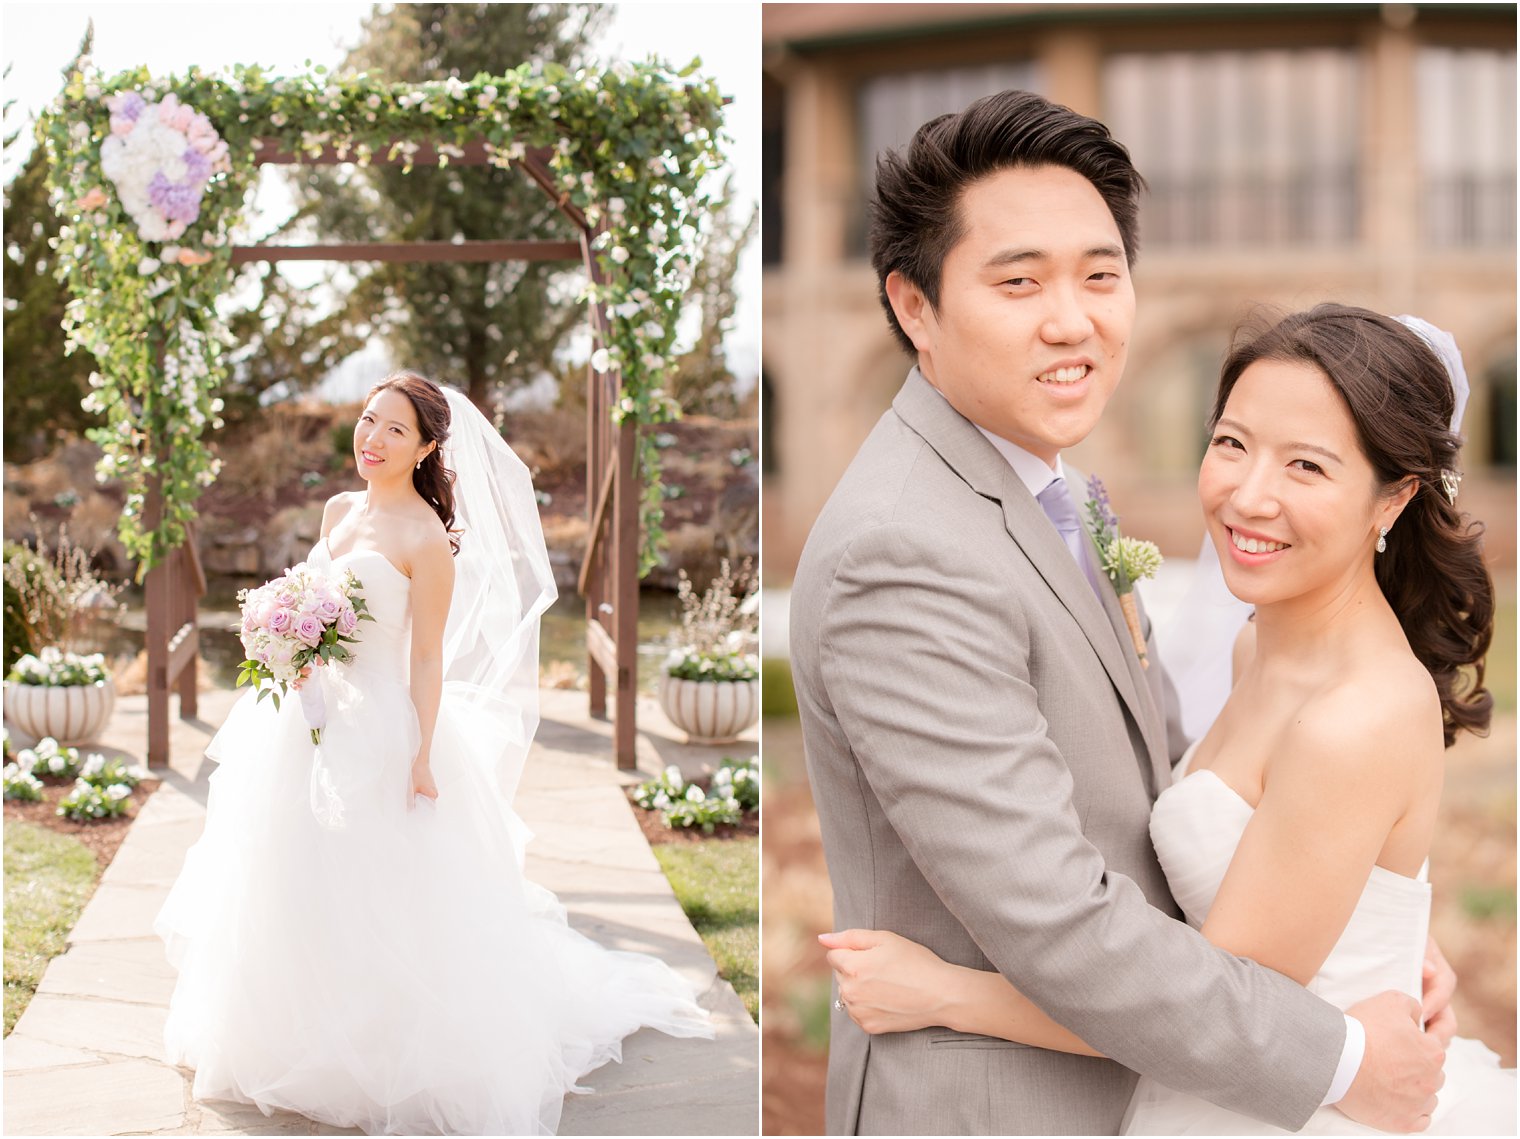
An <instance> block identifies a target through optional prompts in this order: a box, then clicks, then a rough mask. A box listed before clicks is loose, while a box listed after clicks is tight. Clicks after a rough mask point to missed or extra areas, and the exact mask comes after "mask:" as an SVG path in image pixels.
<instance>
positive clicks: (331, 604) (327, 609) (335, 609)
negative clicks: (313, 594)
mask: <svg viewBox="0 0 1520 1139" xmlns="http://www.w3.org/2000/svg"><path fill="white" fill-rule="evenodd" d="M342 611H343V606H342V605H341V604H340V603H339V602H338V599H337V598H336V597H334V596H333V595H332V594H331V593H325V592H324V593H319V594H318V595H317V601H316V604H315V605H313V606H312V612H314V613H315V614H316V615H317V616H318V617H320V618H322V621H323V623H324V624H328V625H330V624H332V623H333V622H334V621H336V620H337V619H338V614H339V613H341V612H342Z"/></svg>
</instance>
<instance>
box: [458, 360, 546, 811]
mask: <svg viewBox="0 0 1520 1139" xmlns="http://www.w3.org/2000/svg"><path fill="white" fill-rule="evenodd" d="M443 392H444V395H445V396H446V397H447V398H448V401H449V411H450V413H451V416H452V418H451V423H450V427H449V438H448V440H447V442H446V443H445V444H444V447H443V462H444V465H445V466H446V467H448V468H449V469H450V470H452V471H453V472H454V475H455V481H454V525H455V528H456V529H458V530H459V531H461V533H460V534H459V554H458V556H457V557H456V558H455V559H454V597H453V601H452V603H451V604H450V606H449V619H448V623H447V625H446V626H445V628H444V634H443V696H444V699H445V700H447V701H449V702H450V704H451V706H452V707H453V709H454V710H456V711H458V712H460V713H461V714H463V715H465V717H466V720H467V721H468V722H469V723H470V737H471V738H472V739H473V740H474V741H475V742H476V743H477V745H478V754H477V755H476V756H475V757H474V758H475V760H476V761H477V762H481V763H484V764H489V765H490V766H492V767H494V769H495V773H496V778H497V783H498V785H499V786H500V788H501V791H502V793H503V794H504V795H505V796H506V798H507V799H508V800H509V801H510V799H511V797H512V796H513V794H515V792H516V789H517V782H518V779H519V777H520V776H521V774H522V767H523V762H524V760H525V759H526V758H527V754H528V746H529V745H530V744H531V743H532V742H533V734H534V732H536V731H537V730H538V626H539V619H540V618H541V617H542V615H543V613H544V610H546V609H548V608H549V606H550V605H551V604H553V602H554V599H555V597H556V595H557V592H558V591H557V590H556V588H555V585H554V574H553V571H552V570H551V569H550V566H549V551H548V549H547V548H546V547H545V545H544V531H543V525H542V523H541V522H540V521H539V517H538V502H537V499H536V498H535V497H534V494H533V479H532V476H531V475H530V474H529V472H528V468H527V466H526V465H524V463H523V461H522V460H521V459H519V458H518V457H517V455H516V453H515V452H513V450H512V448H511V447H509V446H507V444H506V442H505V440H503V439H502V437H501V435H500V434H499V433H498V432H497V430H496V428H495V427H494V426H492V424H491V422H490V421H489V420H488V419H486V417H485V416H484V415H482V414H481V413H480V411H479V410H478V409H477V408H476V407H475V405H474V404H473V403H471V402H470V401H469V399H468V398H467V397H465V396H464V395H462V394H460V393H459V392H457V391H453V390H452V389H449V388H444V389H443Z"/></svg>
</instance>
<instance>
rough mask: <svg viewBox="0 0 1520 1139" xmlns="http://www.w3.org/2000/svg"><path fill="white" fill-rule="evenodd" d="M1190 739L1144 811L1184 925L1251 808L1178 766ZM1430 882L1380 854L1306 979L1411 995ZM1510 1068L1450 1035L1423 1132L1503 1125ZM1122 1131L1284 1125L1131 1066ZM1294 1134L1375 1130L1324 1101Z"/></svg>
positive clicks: (1364, 993) (1360, 996)
mask: <svg viewBox="0 0 1520 1139" xmlns="http://www.w3.org/2000/svg"><path fill="white" fill-rule="evenodd" d="M1192 755H1193V752H1192V750H1191V749H1190V750H1189V751H1188V753H1187V754H1186V755H1184V756H1183V758H1182V761H1181V762H1180V763H1179V764H1178V765H1177V771H1176V773H1175V774H1174V776H1173V782H1172V785H1171V786H1170V787H1167V788H1166V789H1165V790H1163V791H1162V793H1161V794H1160V796H1158V797H1157V799H1156V805H1155V807H1154V809H1153V810H1152V812H1151V839H1152V841H1153V842H1154V843H1155V846H1156V854H1157V856H1158V857H1159V859H1160V861H1161V868H1162V870H1163V871H1165V873H1166V879H1167V883H1168V884H1169V885H1170V887H1171V891H1172V895H1173V897H1175V898H1176V900H1177V904H1178V905H1179V906H1181V907H1182V911H1183V914H1184V915H1185V916H1186V918H1187V920H1188V923H1189V924H1190V925H1192V926H1193V927H1195V928H1199V927H1201V926H1202V925H1203V919H1204V918H1205V916H1207V914H1208V912H1209V907H1210V906H1212V905H1213V904H1214V896H1215V894H1216V893H1218V891H1219V885H1220V883H1221V882H1223V881H1224V874H1225V870H1226V869H1227V868H1228V867H1229V864H1230V859H1231V858H1232V857H1233V856H1234V854H1235V847H1236V846H1237V845H1238V844H1239V843H1240V839H1241V836H1242V835H1243V834H1244V833H1245V829H1246V824H1247V823H1249V822H1250V821H1251V815H1252V813H1253V812H1254V808H1253V807H1252V806H1251V805H1250V804H1249V803H1247V802H1246V801H1245V800H1244V799H1242V798H1241V797H1240V796H1239V795H1237V794H1236V793H1235V792H1234V791H1233V790H1231V788H1230V787H1229V785H1228V784H1226V783H1225V782H1224V781H1223V780H1222V779H1220V778H1219V776H1217V775H1215V774H1214V773H1213V772H1212V771H1208V770H1203V771H1196V772H1193V773H1191V774H1189V773H1188V771H1187V767H1188V763H1189V761H1190V760H1191V759H1192ZM1429 922H1430V884H1429V883H1428V882H1427V881H1426V880H1425V874H1424V872H1423V870H1422V872H1421V874H1420V877H1419V878H1407V877H1405V876H1404V875H1402V874H1395V873H1393V872H1392V871H1389V870H1385V869H1383V868H1382V867H1380V866H1375V867H1373V869H1372V874H1371V876H1370V877H1369V878H1368V880H1367V886H1366V888H1365V889H1364V890H1363V891H1362V896H1361V898H1360V899H1359V900H1358V902H1357V904H1356V908H1355V910H1354V911H1353V912H1352V914H1351V920H1350V921H1349V922H1348V923H1347V925H1346V929H1345V932H1344V933H1342V934H1341V937H1340V940H1339V941H1337V942H1336V943H1335V947H1334V948H1333V949H1332V950H1331V951H1330V956H1329V957H1328V958H1326V960H1325V963H1324V965H1323V966H1321V968H1320V970H1319V972H1318V973H1317V974H1316V975H1315V977H1314V979H1313V980H1312V981H1310V983H1309V990H1310V991H1311V992H1313V993H1316V994H1318V995H1319V996H1321V997H1323V998H1324V999H1325V1000H1327V1001H1329V1002H1330V1003H1331V1004H1333V1005H1335V1006H1336V1007H1337V1008H1341V1009H1346V1008H1349V1007H1350V1006H1351V1005H1353V1004H1356V1003H1357V1002H1358V1001H1361V1000H1364V999H1366V998H1367V997H1371V996H1375V995H1377V994H1378V993H1380V992H1383V991H1384V990H1386V989H1398V990H1400V991H1402V992H1405V993H1408V994H1409V995H1410V996H1412V997H1414V998H1415V999H1416V1000H1418V999H1419V996H1420V987H1421V969H1422V966H1423V963H1424V958H1425V941H1426V932H1427V929H1428V927H1429ZM1515 1091H1516V1087H1515V1071H1514V1069H1513V1068H1510V1069H1501V1068H1500V1067H1499V1058H1498V1057H1497V1056H1496V1055H1495V1054H1494V1053H1493V1052H1491V1051H1489V1049H1487V1048H1486V1047H1484V1046H1483V1045H1482V1044H1481V1043H1479V1042H1478V1041H1476V1040H1469V1039H1463V1038H1460V1037H1459V1038H1457V1039H1455V1040H1453V1041H1452V1043H1451V1047H1450V1048H1449V1049H1448V1050H1447V1053H1446V1084H1445V1086H1444V1087H1443V1088H1442V1089H1441V1091H1440V1093H1439V1095H1438V1099H1439V1106H1438V1107H1437V1109H1436V1113H1435V1116H1434V1118H1433V1120H1432V1123H1431V1128H1430V1131H1429V1132H1426V1133H1425V1134H1438V1135H1439V1134H1446V1135H1513V1134H1515ZM1124 1133H1125V1134H1127V1135H1287V1134H1292V1133H1291V1132H1287V1131H1283V1130H1282V1129H1281V1128H1277V1127H1272V1126H1270V1125H1269V1124H1265V1123H1262V1122H1260V1121H1259V1120H1255V1119H1251V1118H1249V1117H1247V1116H1244V1115H1239V1114H1237V1113H1235V1112H1233V1111H1229V1110H1227V1109H1225V1108H1222V1107H1217V1106H1216V1105H1214V1104H1212V1103H1209V1102H1207V1101H1205V1100H1202V1099H1198V1098H1197V1097H1195V1096H1190V1095H1186V1094H1184V1093H1183V1092H1178V1091H1173V1090H1172V1089H1171V1088H1168V1087H1166V1086H1165V1085H1163V1084H1160V1083H1157V1082H1156V1081H1155V1080H1153V1079H1151V1078H1149V1077H1147V1076H1142V1077H1141V1078H1140V1083H1139V1085H1138V1086H1137V1087H1136V1089H1135V1094H1134V1098H1133V1099H1132V1100H1131V1102H1130V1107H1129V1112H1128V1114H1127V1115H1126V1117H1125V1124H1124ZM1300 1133H1301V1134H1311V1135H1378V1134H1382V1132H1379V1131H1376V1130H1374V1129H1373V1128H1370V1127H1364V1126H1362V1125H1361V1124H1359V1123H1356V1122H1354V1121H1353V1120H1351V1119H1350V1118H1349V1117H1347V1116H1345V1115H1342V1114H1341V1113H1340V1112H1339V1111H1337V1110H1336V1109H1335V1108H1333V1107H1322V1108H1320V1109H1319V1110H1318V1111H1317V1112H1315V1113H1314V1115H1313V1116H1312V1117H1310V1119H1309V1122H1308V1123H1307V1124H1306V1125H1305V1126H1304V1128H1303V1130H1302V1132H1300Z"/></svg>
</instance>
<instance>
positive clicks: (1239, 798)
mask: <svg viewBox="0 0 1520 1139" xmlns="http://www.w3.org/2000/svg"><path fill="white" fill-rule="evenodd" d="M1196 775H1212V776H1214V782H1215V783H1217V784H1219V786H1221V787H1223V788H1224V789H1225V791H1227V792H1228V793H1229V795H1230V797H1231V798H1232V799H1234V800H1235V802H1237V803H1239V804H1240V805H1241V806H1242V807H1244V808H1245V809H1246V813H1247V814H1251V815H1254V814H1255V813H1256V808H1255V807H1253V806H1251V802H1250V800H1249V799H1247V798H1246V797H1245V796H1244V795H1242V794H1241V793H1240V792H1239V791H1237V790H1235V788H1233V787H1231V786H1230V785H1229V784H1228V783H1226V782H1225V781H1224V779H1223V778H1222V777H1221V776H1220V775H1219V774H1218V773H1217V772H1215V771H1214V770H1212V769H1211V768H1207V767H1200V768H1198V769H1197V770H1196V771H1189V772H1188V773H1187V774H1186V775H1184V776H1183V777H1182V778H1181V779H1179V780H1177V782H1175V783H1173V784H1172V785H1171V786H1169V787H1167V788H1166V791H1170V790H1172V789H1173V788H1176V787H1181V786H1182V785H1183V784H1184V783H1186V782H1187V781H1188V780H1189V779H1192V778H1193V777H1194V776H1196ZM1165 793H1166V792H1165V791H1163V792H1162V794H1165ZM1158 798H1159V797H1158ZM1429 867H1430V860H1429V859H1428V858H1427V859H1426V860H1425V864H1424V865H1423V866H1422V867H1421V868H1420V869H1421V872H1422V873H1425V872H1427V871H1428V870H1429ZM1372 869H1373V872H1374V873H1381V874H1385V875H1387V876H1388V877H1390V878H1394V879H1397V880H1398V881H1400V882H1407V883H1409V884H1410V885H1411V886H1419V887H1422V888H1423V889H1425V890H1429V889H1430V882H1429V880H1428V879H1425V878H1416V877H1412V876H1411V875H1408V874H1400V873H1399V872H1398V871H1397V870H1390V869H1388V867H1386V866H1379V865H1378V864H1377V863H1375V862H1374V863H1373V864H1372Z"/></svg>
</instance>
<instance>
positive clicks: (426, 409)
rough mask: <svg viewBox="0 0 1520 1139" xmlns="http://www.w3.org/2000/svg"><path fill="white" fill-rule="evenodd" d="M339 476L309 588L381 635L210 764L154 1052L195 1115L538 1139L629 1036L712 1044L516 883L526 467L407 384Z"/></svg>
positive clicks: (678, 1009) (533, 577)
mask: <svg viewBox="0 0 1520 1139" xmlns="http://www.w3.org/2000/svg"><path fill="white" fill-rule="evenodd" d="M354 457H355V461H356V462H357V464H358V468H359V474H360V476H361V477H362V478H363V479H364V480H365V482H366V484H367V487H366V489H365V490H364V491H362V492H356V493H351V494H339V495H336V496H334V497H333V498H332V499H331V500H330V501H329V502H328V504H327V508H326V511H325V513H324V514H323V517H322V535H321V539H320V540H319V542H318V543H317V545H316V546H315V547H314V548H313V550H312V551H311V554H310V556H309V563H310V564H311V565H312V566H313V567H314V568H316V569H319V570H322V571H324V572H327V573H329V574H332V575H335V576H336V575H339V574H342V573H344V572H350V573H352V574H353V575H354V576H355V577H356V578H358V580H359V582H360V587H361V588H360V592H361V593H362V595H363V596H364V598H365V600H366V601H367V603H368V608H369V612H370V614H371V615H373V617H374V618H375V620H374V621H372V622H368V621H367V622H364V623H363V624H361V625H360V628H359V637H360V640H359V642H358V644H356V645H355V646H353V653H354V657H353V660H352V661H351V662H350V663H348V664H342V665H336V664H335V665H331V666H328V667H323V668H319V669H316V670H315V671H314V672H313V673H312V674H310V675H309V676H308V677H307V678H306V679H305V682H304V683H305V684H306V686H307V688H308V691H306V692H303V698H302V700H294V699H291V700H287V701H285V702H283V703H282V704H281V705H280V707H279V708H278V709H276V708H275V707H274V706H273V702H272V701H265V702H263V703H258V702H257V701H256V698H255V695H254V694H253V693H251V692H250V693H249V694H248V695H247V696H245V697H244V698H243V699H242V700H241V701H240V702H239V703H238V704H237V705H236V706H235V707H234V708H233V710H232V712H231V714H230V715H229V716H228V718H227V722H226V723H225V724H224V725H223V727H222V729H221V731H219V732H218V733H217V735H216V737H215V738H214V739H213V740H212V742H211V745H210V746H209V747H208V749H207V754H208V755H209V756H211V757H212V758H213V759H215V760H217V761H218V764H219V766H218V768H217V770H216V772H215V773H214V774H213V775H212V777H211V781H210V799H209V802H208V804H207V812H206V828H205V832H204V834H203V835H202V837H201V839H200V841H199V842H197V843H196V845H195V846H194V847H193V848H192V849H191V850H190V852H189V854H188V855H187V857H186V860H185V866H184V869H183V871H182V872H181V874H180V876H179V879H178V881H177V882H176V883H175V885H174V888H173V890H172V891H171V893H170V895H169V898H168V901H167V902H166V903H165V905H164V908H163V910H162V912H161V913H160V915H159V917H158V920H157V922H156V925H155V928H156V930H157V932H158V933H159V935H160V936H161V937H163V938H164V940H165V942H166V944H167V947H168V952H169V956H170V959H171V960H172V961H173V963H174V964H175V966H176V967H177V968H178V970H179V980H178V984H177V987H176V988H175V991H174V996H173V999H172V1002H171V1004H170V1009H169V1019H168V1023H167V1026H166V1028H165V1038H166V1042H167V1045H168V1050H169V1055H170V1058H171V1059H172V1060H173V1061H174V1062H175V1063H178V1064H182V1065H185V1066H189V1067H193V1068H194V1069H195V1085H194V1094H195V1095H196V1097H197V1098H200V1099H231V1100H238V1101H241V1102H245V1103H251V1104H254V1105H256V1106H258V1107H259V1108H260V1109H262V1110H263V1111H264V1112H265V1113H266V1114H267V1113H269V1112H272V1111H274V1110H276V1109H284V1110H290V1111H296V1112H300V1113H301V1114H303V1115H306V1116H309V1117H311V1118H313V1119H317V1120H320V1121H322V1122H325V1123H329V1124H333V1125H336V1126H339V1127H360V1128H363V1129H364V1130H365V1131H366V1132H370V1133H411V1134H417V1133H425V1134H437V1133H454V1134H475V1135H489V1134H553V1133H554V1131H555V1129H556V1127H557V1125H558V1122H559V1116H560V1108H561V1104H562V1101H563V1099H564V1096H565V1094H566V1093H567V1092H570V1091H575V1090H584V1089H577V1088H576V1086H575V1084H576V1080H577V1079H578V1078H579V1077H580V1076H582V1075H583V1074H585V1073H587V1072H589V1071H591V1070H592V1069H594V1068H597V1067H599V1066H600V1065H602V1064H604V1063H607V1062H608V1061H610V1060H616V1059H618V1058H619V1057H620V1054H621V1041H622V1038H623V1037H624V1036H626V1035H628V1034H629V1033H632V1032H634V1031H635V1030H637V1029H638V1028H640V1027H642V1026H651V1027H654V1028H657V1029H659V1030H660V1031H662V1032H667V1033H670V1034H672V1035H676V1036H703V1037H711V1036H712V1034H713V1030H712V1027H711V1025H710V1023H709V1019H708V1016H707V1013H706V1012H705V1011H703V1010H702V1009H701V1008H700V1007H699V1006H698V1005H697V1003H696V1001H695V1000H694V998H693V994H692V993H691V991H690V989H689V986H687V985H686V983H685V982H683V981H682V980H681V979H680V977H678V976H677V975H676V974H675V973H674V972H673V971H672V970H671V969H669V968H668V967H667V966H666V965H664V964H663V963H662V962H660V961H657V960H655V959H654V958H651V957H646V956H643V955H640V954H634V953H623V952H614V951H610V950H605V949H602V948H601V947H600V946H597V945H595V944H594V943H592V942H591V941H589V940H587V939H586V938H584V937H582V936H581V935H579V934H577V933H575V932H573V931H572V930H570V928H569V927H568V925H567V924H566V919H565V912H564V910H563V908H562V907H561V906H560V905H559V903H558V902H557V900H556V899H555V898H554V897H553V895H551V894H549V893H548V891H545V890H543V889H541V888H539V887H536V886H534V885H533V884H531V883H529V882H526V881H524V879H523V878H522V875H521V866H522V851H523V845H524V844H525V842H526V840H527V837H528V833H527V830H526V828H525V827H524V826H523V824H522V822H521V821H520V820H519V819H518V818H517V816H516V815H515V814H514V813H513V812H512V810H511V808H510V805H509V804H510V802H511V797H512V795H513V792H514V791H515V788H516V783H517V779H518V776H519V774H520V773H521V770H522V765H523V762H524V760H525V759H526V756H527V752H528V747H529V744H530V742H531V741H532V738H533V733H534V731H535V729H536V728H537V725H538V696H537V668H538V621H539V616H540V614H541V613H542V612H543V610H544V609H545V608H547V607H548V605H549V604H550V603H551V602H552V601H553V599H554V582H553V577H552V575H551V573H550V570H549V563H548V555H547V552H546V551H545V548H544V540H543V533H542V529H541V527H540V524H539V520H538V515H537V509H536V506H535V502H534V498H533V491H532V485H531V481H530V479H529V475H528V472H527V469H526V468H525V467H524V466H523V464H522V463H521V461H520V460H518V458H517V457H516V455H514V454H513V453H512V452H511V450H510V449H509V448H508V447H507V446H506V444H505V443H504V442H502V440H501V437H500V436H499V435H498V434H497V433H496V431H495V430H494V429H493V428H492V427H491V425H490V423H489V422H487V421H486V419H485V417H484V416H482V415H481V414H480V412H479V411H477V410H476V409H475V408H474V407H473V405H471V404H470V402H469V401H468V400H467V399H465V398H464V397H463V396H461V395H459V394H458V393H456V392H452V391H446V390H444V389H442V388H440V387H439V386H438V385H436V384H434V383H433V382H432V381H430V380H427V379H424V378H423V377H421V376H418V375H415V374H413V373H409V372H401V373H398V374H396V375H393V376H391V377H389V378H387V379H386V380H384V381H383V382H381V383H380V384H378V385H377V386H376V387H375V388H374V389H373V390H372V391H371V392H370V393H369V397H368V400H367V401H366V403H365V406H364V410H363V412H362V413H361V414H360V416H359V421H358V423H357V424H355V426H354ZM312 686H315V687H316V688H317V690H318V691H317V693H316V695H319V696H320V700H319V701H317V702H318V703H320V704H322V705H325V708H326V719H327V722H326V726H325V728H324V729H323V731H322V735H321V742H320V744H318V745H316V746H313V744H312V743H311V738H310V734H309V732H308V727H307V722H306V719H305V717H304V714H303V711H302V705H303V703H312V701H310V700H309V697H310V696H311V695H313V694H312V693H311V692H310V691H309V689H310V688H311V687H312Z"/></svg>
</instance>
